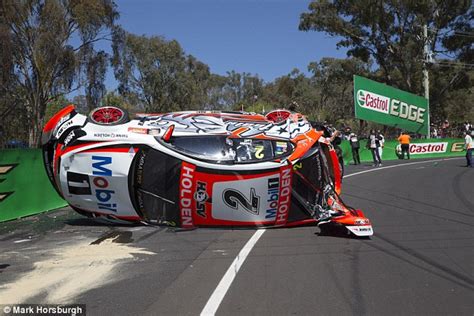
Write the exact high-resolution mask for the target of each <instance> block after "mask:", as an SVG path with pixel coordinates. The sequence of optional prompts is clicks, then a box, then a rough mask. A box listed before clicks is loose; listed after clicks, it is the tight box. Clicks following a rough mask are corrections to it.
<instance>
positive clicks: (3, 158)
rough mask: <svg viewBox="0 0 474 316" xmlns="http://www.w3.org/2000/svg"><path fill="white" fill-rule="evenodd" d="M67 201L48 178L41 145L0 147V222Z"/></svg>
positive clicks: (44, 209)
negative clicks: (14, 147)
mask: <svg viewBox="0 0 474 316" xmlns="http://www.w3.org/2000/svg"><path fill="white" fill-rule="evenodd" d="M65 205H66V201H64V200H63V199H62V198H61V197H60V196H59V195H58V193H56V191H55V190H54V188H53V186H52V185H51V183H50V182H49V179H48V177H47V175H46V171H45V169H44V165H43V156H42V153H41V150H40V149H5V150H0V222H2V221H7V220H12V219H16V218H20V217H24V216H28V215H33V214H38V213H41V212H45V211H49V210H52V209H55V208H59V207H63V206H65Z"/></svg>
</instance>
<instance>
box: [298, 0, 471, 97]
mask: <svg viewBox="0 0 474 316" xmlns="http://www.w3.org/2000/svg"><path fill="white" fill-rule="evenodd" d="M473 10H474V9H473V7H472V6H471V1H444V0H436V1H379V0H360V1H349V0H336V1H327V0H318V1H313V2H311V3H310V5H309V12H305V13H303V14H302V15H301V20H300V25H299V28H300V30H304V31H309V30H315V31H322V32H326V33H328V34H330V35H333V36H339V37H341V40H340V41H339V43H338V46H339V47H346V48H348V49H349V51H348V55H349V56H354V57H357V58H360V59H361V60H363V61H366V62H368V61H370V60H373V61H375V63H376V65H377V66H378V67H380V69H379V75H380V77H381V78H382V79H383V81H384V82H385V83H387V84H389V85H392V86H396V87H399V88H400V89H402V90H406V91H409V92H412V93H416V94H422V91H423V89H422V80H421V78H422V77H421V69H422V64H423V60H425V58H428V56H424V51H423V48H424V46H425V44H428V45H429V46H430V48H431V50H432V51H433V52H434V53H435V54H436V53H438V52H443V53H446V52H451V53H453V54H454V56H453V57H454V58H461V57H462V58H466V57H467V56H469V55H470V54H471V55H472V38H471V40H454V39H455V38H456V37H454V36H453V34H456V32H457V31H463V32H467V31H468V32H471V34H472V23H470V22H469V21H471V22H472V17H473ZM424 25H426V26H427V27H428V29H429V30H430V32H428V35H427V36H426V37H425V36H423V27H424ZM453 32H454V33H453Z"/></svg>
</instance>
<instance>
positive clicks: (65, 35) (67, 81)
mask: <svg viewBox="0 0 474 316" xmlns="http://www.w3.org/2000/svg"><path fill="white" fill-rule="evenodd" d="M117 16H118V14H117V12H116V7H115V4H114V3H113V1H112V0H75V1H72V0H70V1H67V0H64V1H59V0H51V1H45V0H27V1H26V0H25V1H15V0H3V1H2V2H1V4H0V32H2V34H1V35H0V37H1V38H2V41H6V43H5V42H4V43H3V45H4V47H8V48H9V49H6V50H2V51H1V52H0V54H1V56H2V57H1V59H2V61H6V62H7V64H9V65H12V67H10V68H9V77H10V79H11V80H12V81H13V82H14V84H15V85H16V88H17V89H15V91H16V92H17V94H18V95H16V96H13V97H14V98H15V99H16V100H19V101H17V103H22V104H25V109H26V114H27V116H28V124H26V126H27V127H28V129H29V130H28V132H29V143H30V145H31V146H35V145H36V146H37V145H39V143H40V140H41V129H42V126H43V124H44V117H45V112H46V107H47V104H48V102H50V101H51V100H54V99H56V98H57V97H58V96H61V95H64V94H67V93H69V92H71V91H72V90H74V89H77V88H78V87H79V86H80V85H81V82H80V73H81V71H83V70H84V59H83V57H84V51H85V50H91V49H93V45H94V43H95V42H96V41H98V40H100V39H103V38H104V36H105V34H104V32H105V31H106V30H108V29H110V28H111V27H112V26H113V24H114V21H115V19H116V18H117ZM73 39H74V41H73ZM73 42H74V43H78V44H77V45H73ZM3 84H4V83H3ZM4 88H5V87H3V88H2V89H4ZM7 89H10V88H7ZM10 90H11V89H10ZM2 97H3V96H2ZM20 110H22V109H20ZM23 126H25V125H23Z"/></svg>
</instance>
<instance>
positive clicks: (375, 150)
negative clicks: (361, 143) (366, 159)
mask: <svg viewBox="0 0 474 316" xmlns="http://www.w3.org/2000/svg"><path fill="white" fill-rule="evenodd" d="M379 147H380V139H379V137H378V136H377V134H376V133H375V130H373V129H371V130H370V134H369V138H368V139H367V148H368V149H370V151H371V152H372V158H373V160H374V164H373V166H374V167H378V166H381V165H382V159H380V155H379Z"/></svg>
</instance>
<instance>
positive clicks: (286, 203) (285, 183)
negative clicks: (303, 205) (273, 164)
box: [275, 165, 292, 225]
mask: <svg viewBox="0 0 474 316" xmlns="http://www.w3.org/2000/svg"><path fill="white" fill-rule="evenodd" d="M291 169H292V166H291V165H289V166H286V167H283V168H281V172H280V198H279V202H278V212H277V218H276V221H275V225H285V224H286V221H287V219H288V213H289V211H290V203H291Z"/></svg>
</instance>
